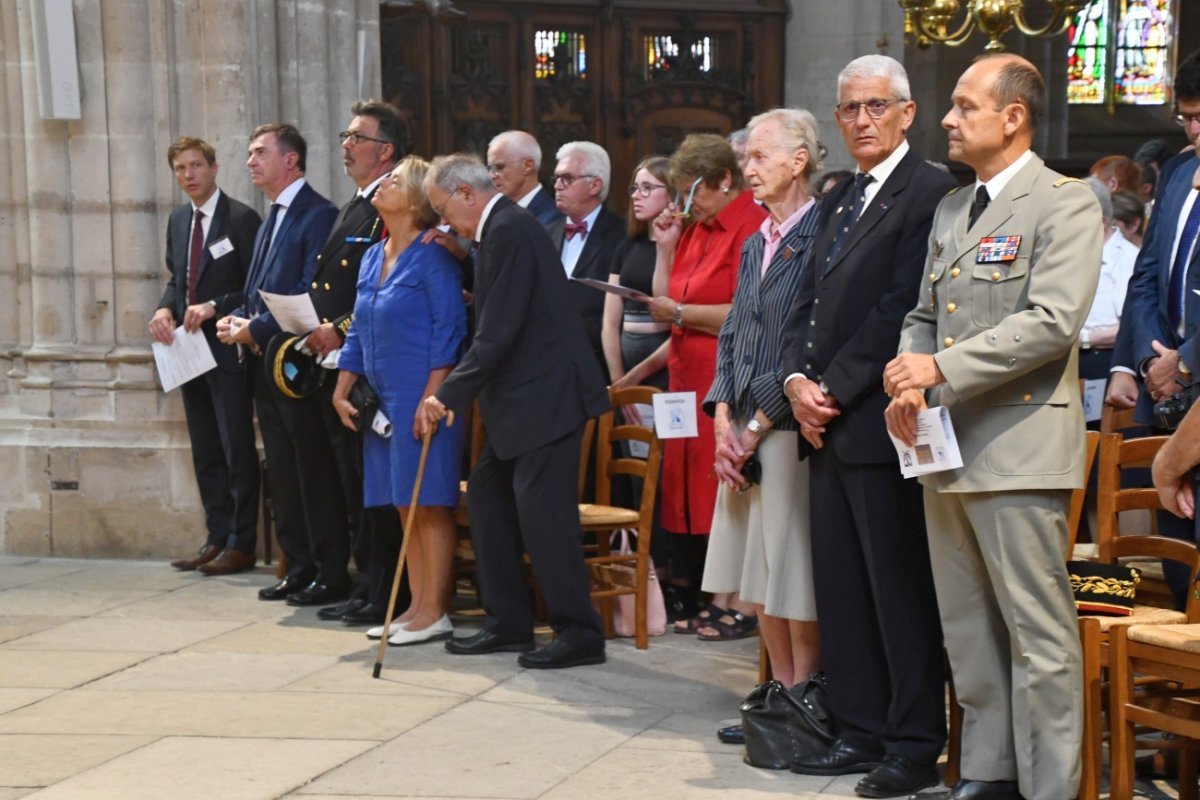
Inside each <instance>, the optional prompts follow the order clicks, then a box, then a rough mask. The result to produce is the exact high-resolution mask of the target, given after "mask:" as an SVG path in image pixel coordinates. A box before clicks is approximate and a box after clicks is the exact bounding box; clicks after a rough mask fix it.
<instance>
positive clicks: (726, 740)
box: [717, 725, 746, 744]
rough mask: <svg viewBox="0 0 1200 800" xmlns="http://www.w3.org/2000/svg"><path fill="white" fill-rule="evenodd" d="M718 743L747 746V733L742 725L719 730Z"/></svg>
mask: <svg viewBox="0 0 1200 800" xmlns="http://www.w3.org/2000/svg"><path fill="white" fill-rule="evenodd" d="M717 741H719V742H720V743H721V744H745V743H746V733H745V731H743V730H742V726H741V725H728V726H726V727H724V728H717Z"/></svg>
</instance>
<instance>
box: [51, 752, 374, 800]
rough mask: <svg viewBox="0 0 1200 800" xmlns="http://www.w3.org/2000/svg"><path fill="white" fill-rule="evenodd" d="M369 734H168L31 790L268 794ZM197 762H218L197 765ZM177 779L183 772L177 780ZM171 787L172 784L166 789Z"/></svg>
mask: <svg viewBox="0 0 1200 800" xmlns="http://www.w3.org/2000/svg"><path fill="white" fill-rule="evenodd" d="M374 746H376V743H375V742H372V741H328V740H311V739H284V740H280V741H271V740H264V739H209V738H174V737H171V738H166V739H162V740H160V741H157V742H154V743H153V744H150V745H147V746H146V747H143V748H141V749H139V750H136V751H134V752H132V753H129V754H128V755H125V756H121V757H120V758H115V759H113V760H112V761H109V762H107V763H105V764H102V765H100V766H98V767H96V768H94V769H90V770H87V771H86V772H82V773H80V774H78V775H76V776H74V777H72V778H69V779H67V780H65V781H62V782H61V783H57V784H55V785H53V786H50V787H48V788H46V789H43V790H42V791H40V792H37V793H36V794H34V795H32V797H33V798H36V800H113V798H120V800H162V798H163V797H164V796H169V797H170V798H171V800H212V798H221V800H272V799H273V798H276V797H279V795H281V794H283V793H284V792H287V791H288V790H290V789H293V788H295V787H297V786H300V785H303V784H304V783H305V782H306V781H308V780H309V779H311V778H313V777H315V776H317V775H320V774H321V773H322V772H324V771H326V770H328V769H330V768H331V767H334V766H336V765H337V764H339V763H341V762H343V761H345V760H346V759H348V758H352V757H354V756H356V755H358V754H360V753H362V752H364V751H366V750H369V749H370V748H372V747H374ZM197 764H209V765H215V767H216V768H214V769H196V768H195V767H196V765H197ZM181 779H182V780H181ZM168 787H169V789H168Z"/></svg>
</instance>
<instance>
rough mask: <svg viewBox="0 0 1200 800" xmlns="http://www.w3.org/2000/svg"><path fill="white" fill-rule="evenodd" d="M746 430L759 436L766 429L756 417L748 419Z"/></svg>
mask: <svg viewBox="0 0 1200 800" xmlns="http://www.w3.org/2000/svg"><path fill="white" fill-rule="evenodd" d="M746 430H748V431H750V432H751V433H753V434H754V435H755V436H760V437H761V436H762V435H763V434H764V433H766V432H767V429H766V428H764V427H763V424H762V423H761V422H759V421H758V417H751V418H750V421H749V422H747V423H746Z"/></svg>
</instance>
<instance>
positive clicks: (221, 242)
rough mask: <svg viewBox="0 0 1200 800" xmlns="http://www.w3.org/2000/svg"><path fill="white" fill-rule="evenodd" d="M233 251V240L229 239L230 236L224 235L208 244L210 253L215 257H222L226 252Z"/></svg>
mask: <svg viewBox="0 0 1200 800" xmlns="http://www.w3.org/2000/svg"><path fill="white" fill-rule="evenodd" d="M232 252H233V242H231V241H229V237H228V236H222V237H221V238H220V239H218V240H217V241H215V242H213V243H212V244H210V245H209V246H208V253H209V255H211V256H212V257H213V258H220V257H221V256H223V255H225V254H226V253H232Z"/></svg>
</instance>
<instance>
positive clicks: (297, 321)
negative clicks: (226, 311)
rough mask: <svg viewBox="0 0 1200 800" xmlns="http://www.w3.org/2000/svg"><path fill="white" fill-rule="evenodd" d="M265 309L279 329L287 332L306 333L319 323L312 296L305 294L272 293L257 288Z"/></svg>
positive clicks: (319, 319)
mask: <svg viewBox="0 0 1200 800" xmlns="http://www.w3.org/2000/svg"><path fill="white" fill-rule="evenodd" d="M258 293H259V294H260V295H261V296H262V299H263V302H264V303H266V304H267V310H268V311H270V312H271V316H272V317H274V318H275V322H276V323H278V324H279V329H280V330H282V331H287V332H288V333H308V332H309V331H311V330H312V329H313V328H316V327H318V326H319V325H320V324H321V318H320V317H318V316H317V309H316V307H315V306H313V301H312V298H311V297H309V296H308V294H307V293H305V294H272V293H271V292H264V291H263V290H262V289H259V290H258Z"/></svg>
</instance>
